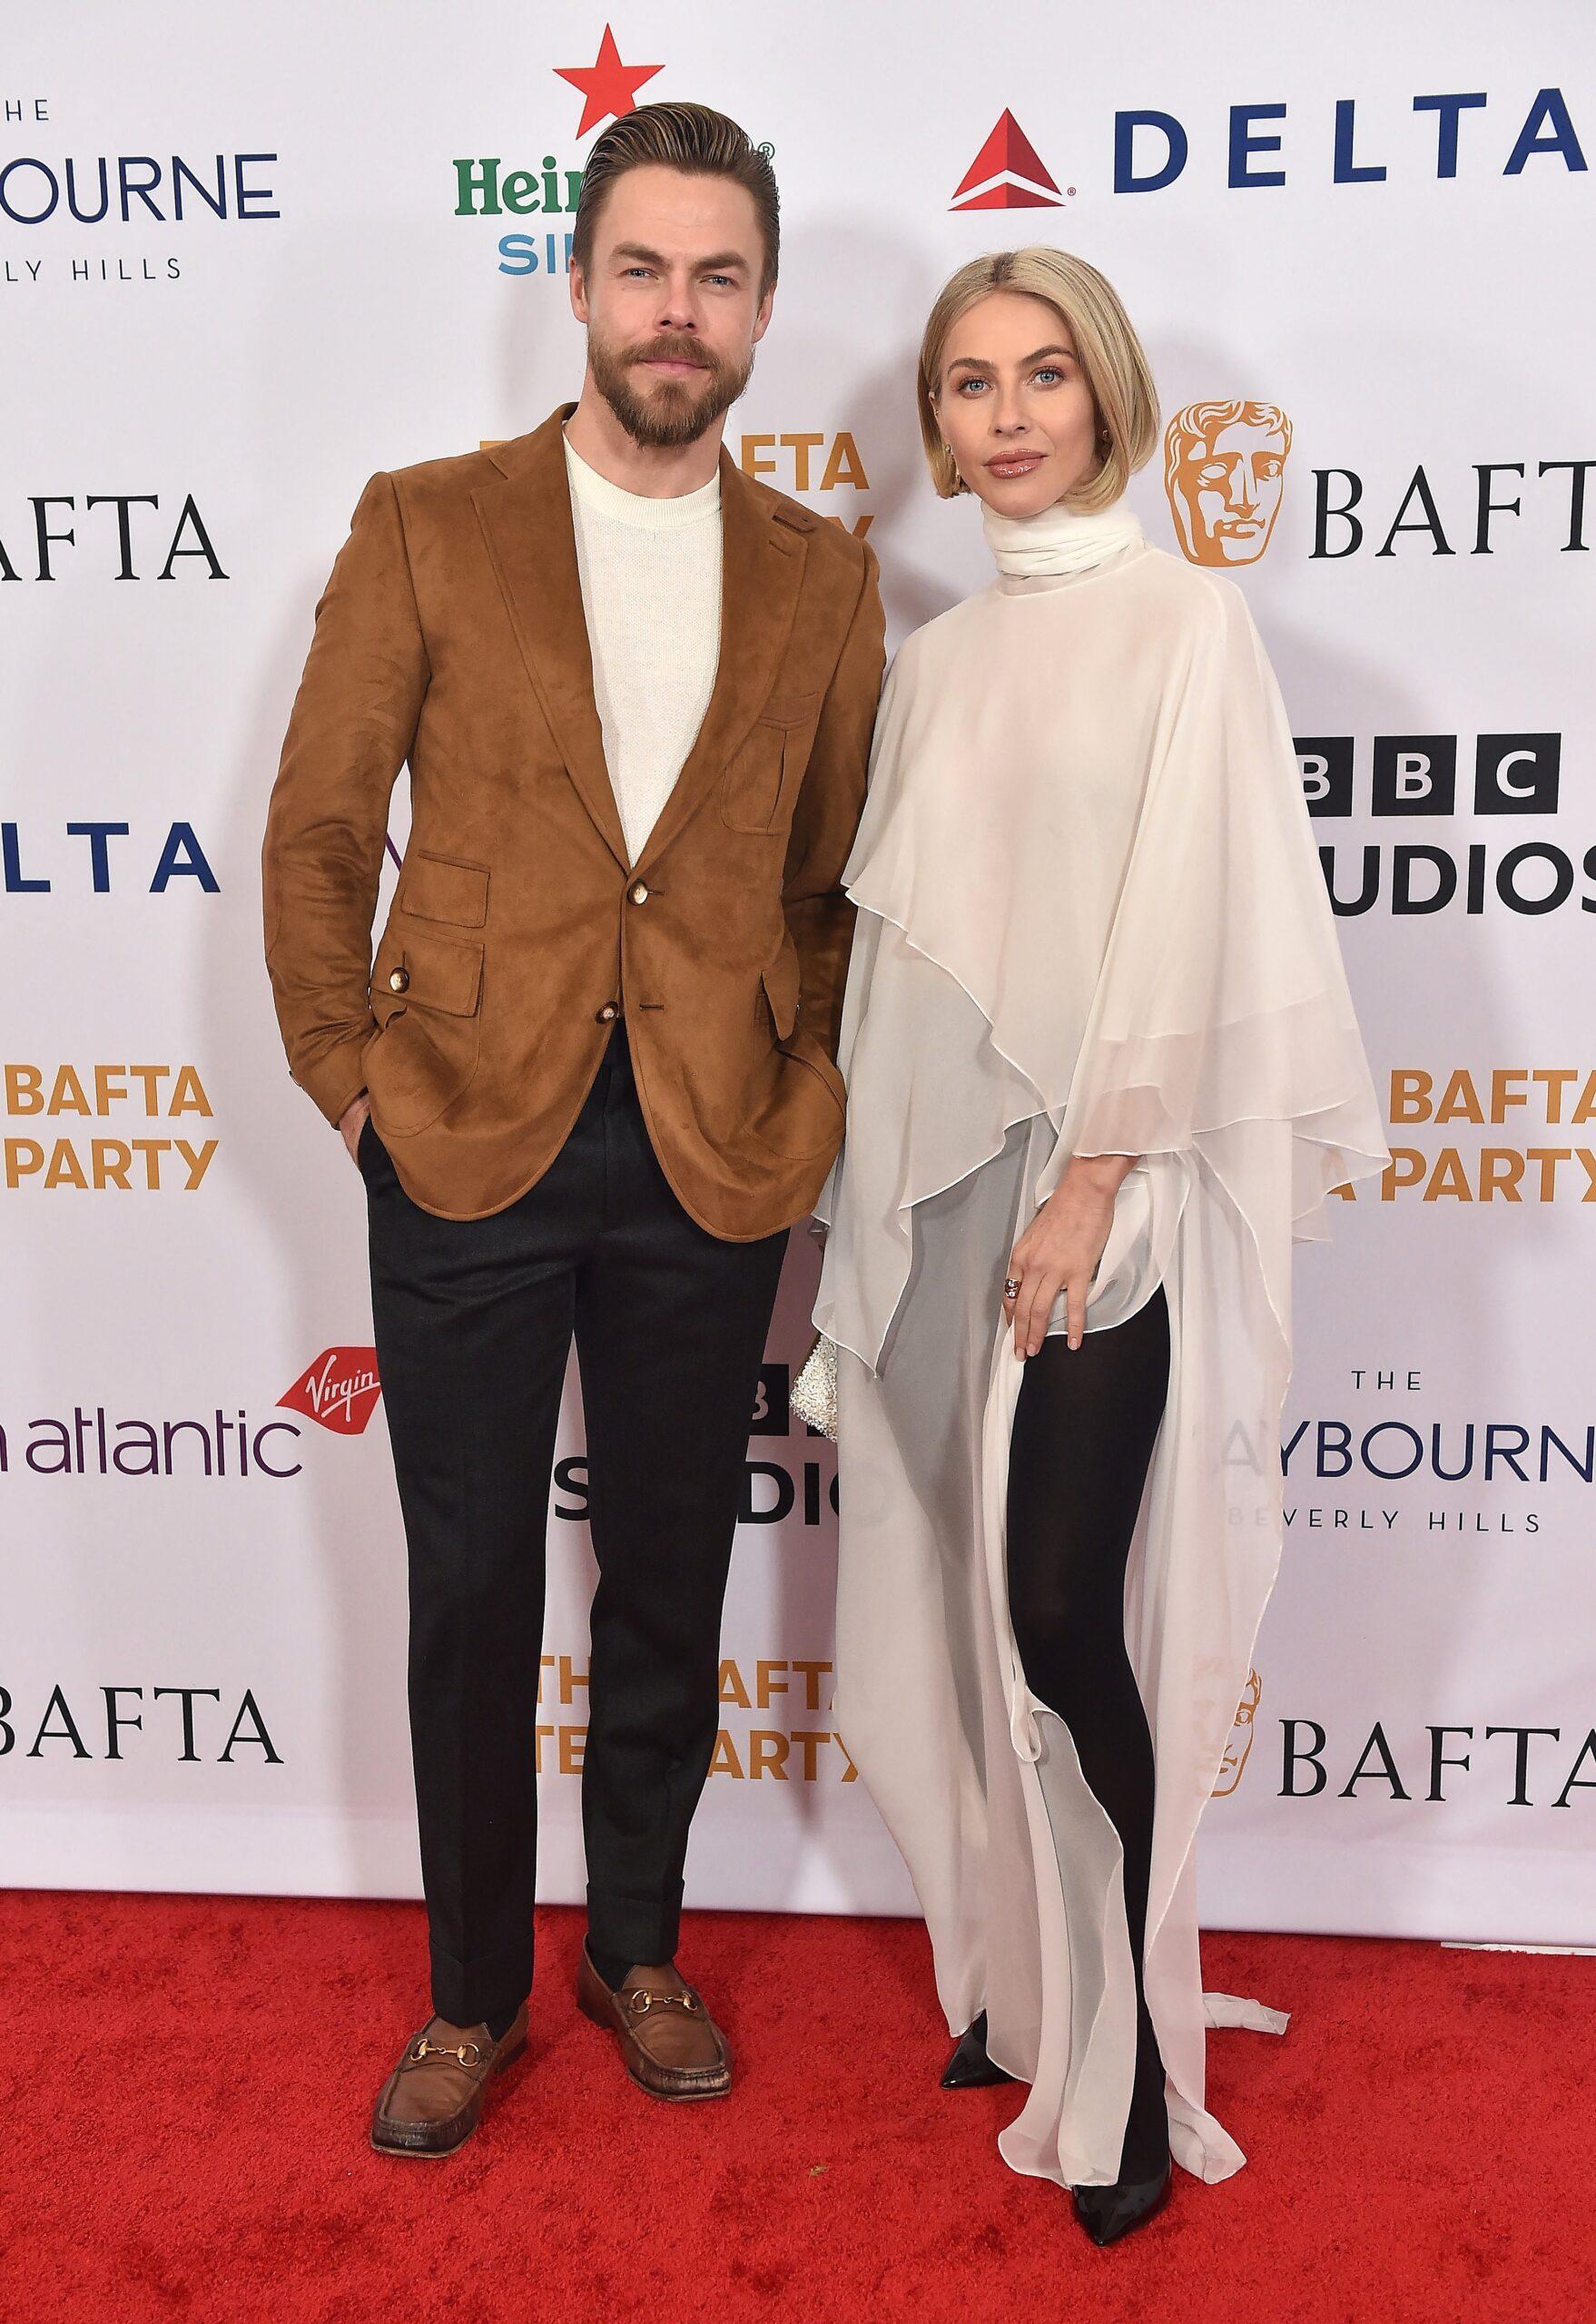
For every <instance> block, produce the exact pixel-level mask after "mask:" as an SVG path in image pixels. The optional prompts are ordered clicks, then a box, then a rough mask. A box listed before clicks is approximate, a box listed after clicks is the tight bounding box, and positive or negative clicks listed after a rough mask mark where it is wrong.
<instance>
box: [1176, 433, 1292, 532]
mask: <svg viewBox="0 0 1596 2324" xmlns="http://www.w3.org/2000/svg"><path fill="white" fill-rule="evenodd" d="M1290 449H1291V422H1290V420H1289V419H1287V418H1286V414H1285V413H1284V412H1283V411H1282V410H1281V409H1280V407H1279V405H1278V404H1275V403H1250V402H1247V401H1246V400H1244V399H1241V398H1239V397H1233V398H1231V399H1229V400H1228V401H1227V402H1224V403H1217V402H1216V403H1188V404H1187V406H1186V408H1185V409H1184V410H1183V411H1177V413H1176V414H1175V417H1174V419H1171V421H1170V422H1169V425H1168V427H1167V428H1166V429H1165V431H1164V489H1165V491H1166V492H1167V494H1168V496H1169V513H1170V515H1171V516H1172V517H1174V519H1175V532H1176V537H1177V539H1178V541H1179V543H1180V547H1181V549H1182V551H1183V552H1184V554H1185V556H1187V560H1188V561H1189V562H1190V563H1191V564H1193V565H1221V566H1225V565H1252V564H1254V563H1256V560H1257V559H1258V558H1259V557H1260V556H1262V555H1263V554H1264V551H1265V549H1266V548H1267V547H1268V545H1269V535H1270V534H1271V532H1272V531H1273V530H1274V528H1275V519H1276V516H1277V515H1278V514H1279V510H1280V495H1281V492H1282V490H1283V488H1284V487H1285V483H1286V455H1287V453H1288V452H1289V451H1290Z"/></svg>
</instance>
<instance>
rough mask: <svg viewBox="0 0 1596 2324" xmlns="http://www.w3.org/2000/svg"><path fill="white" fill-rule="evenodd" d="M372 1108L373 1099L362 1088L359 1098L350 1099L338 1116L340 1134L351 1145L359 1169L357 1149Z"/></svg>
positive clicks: (351, 1151)
mask: <svg viewBox="0 0 1596 2324" xmlns="http://www.w3.org/2000/svg"><path fill="white" fill-rule="evenodd" d="M370 1110H371V1101H370V1099H369V1098H368V1097H367V1095H366V1093H365V1091H364V1090H363V1089H362V1090H361V1092H360V1096H359V1097H358V1098H350V1102H349V1104H348V1105H347V1106H346V1107H345V1108H344V1109H343V1111H342V1113H341V1114H340V1116H339V1118H338V1134H339V1136H340V1137H341V1138H342V1140H343V1142H344V1144H345V1145H346V1146H347V1147H349V1149H350V1161H351V1162H352V1163H353V1164H354V1165H355V1167H356V1168H357V1169H359V1167H360V1156H359V1154H358V1153H357V1151H356V1149H357V1147H359V1145H360V1132H361V1131H362V1130H363V1129H364V1128H365V1127H366V1117H367V1115H368V1114H369V1112H370Z"/></svg>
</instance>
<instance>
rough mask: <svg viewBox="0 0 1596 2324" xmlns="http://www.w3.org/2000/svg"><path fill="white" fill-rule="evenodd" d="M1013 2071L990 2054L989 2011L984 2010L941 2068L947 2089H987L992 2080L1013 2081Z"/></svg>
mask: <svg viewBox="0 0 1596 2324" xmlns="http://www.w3.org/2000/svg"><path fill="white" fill-rule="evenodd" d="M1013 2079H1014V2077H1013V2075H1012V2074H1011V2073H1004V2071H1003V2069H1002V2067H1001V2066H1000V2065H995V2064H994V2063H992V2061H991V2059H990V2058H989V2057H988V2055H987V2014H986V2012H985V2010H984V2009H983V2010H982V2011H981V2014H980V2016H979V2017H978V2018H977V2019H976V2020H975V2022H974V2024H972V2025H971V2026H970V2030H969V2032H968V2033H962V2034H961V2036H960V2038H959V2042H958V2045H957V2047H956V2048H955V2050H954V2052H953V2054H952V2056H951V2058H950V2059H949V2060H948V2063H947V2064H946V2065H945V2066H944V2067H943V2069H942V2088H943V2089H944V2090H985V2089H987V2088H988V2087H990V2084H991V2083H997V2082H1012V2081H1013Z"/></svg>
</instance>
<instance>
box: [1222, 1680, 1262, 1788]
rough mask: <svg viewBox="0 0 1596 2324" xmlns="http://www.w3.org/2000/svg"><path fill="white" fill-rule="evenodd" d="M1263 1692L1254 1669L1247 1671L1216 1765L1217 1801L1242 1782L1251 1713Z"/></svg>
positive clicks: (1250, 1740) (1250, 1742)
mask: <svg viewBox="0 0 1596 2324" xmlns="http://www.w3.org/2000/svg"><path fill="white" fill-rule="evenodd" d="M1263 1691H1264V1682H1263V1680H1262V1679H1260V1678H1259V1677H1258V1674H1257V1672H1256V1670H1249V1671H1248V1672H1247V1674H1246V1691H1245V1693H1244V1694H1243V1696H1242V1698H1241V1700H1240V1702H1239V1703H1238V1704H1237V1705H1236V1723H1235V1725H1234V1726H1233V1727H1232V1728H1231V1730H1230V1740H1229V1742H1228V1743H1227V1745H1226V1746H1225V1757H1224V1758H1222V1759H1221V1760H1220V1762H1219V1780H1218V1782H1217V1784H1216V1785H1215V1786H1214V1797H1215V1798H1216V1799H1223V1798H1224V1797H1226V1796H1227V1793H1229V1792H1233V1791H1234V1790H1235V1789H1236V1785H1237V1784H1238V1783H1239V1782H1240V1781H1241V1771H1242V1769H1243V1768H1245V1767H1246V1755H1247V1753H1248V1752H1249V1751H1250V1750H1251V1749H1252V1748H1253V1732H1254V1729H1253V1713H1254V1712H1255V1711H1256V1709H1257V1707H1258V1697H1259V1696H1260V1695H1261V1694H1262V1693H1263Z"/></svg>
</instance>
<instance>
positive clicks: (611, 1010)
mask: <svg viewBox="0 0 1596 2324" xmlns="http://www.w3.org/2000/svg"><path fill="white" fill-rule="evenodd" d="M620 1013H621V1012H620V1010H619V1009H617V1008H616V1004H615V1002H614V1001H613V1000H606V1002H605V1004H604V1007H603V1008H602V1009H600V1010H599V1012H598V1020H597V1021H598V1022H599V1024H601V1025H607V1024H608V1023H609V1021H610V1019H611V1018H612V1017H618V1016H619V1015H620Z"/></svg>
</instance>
